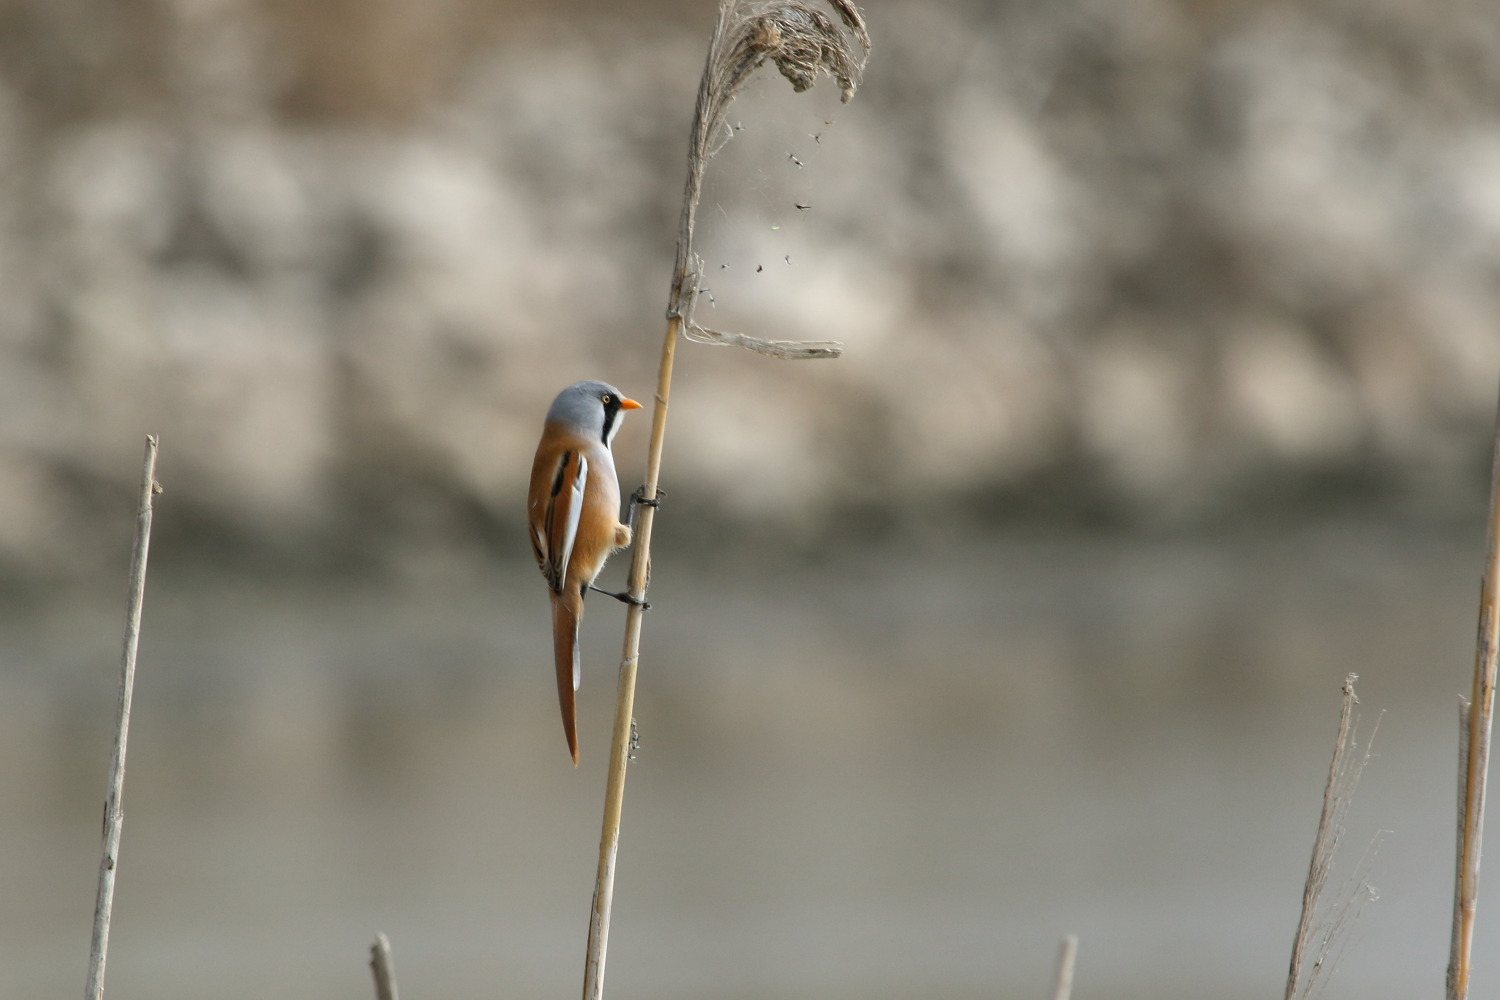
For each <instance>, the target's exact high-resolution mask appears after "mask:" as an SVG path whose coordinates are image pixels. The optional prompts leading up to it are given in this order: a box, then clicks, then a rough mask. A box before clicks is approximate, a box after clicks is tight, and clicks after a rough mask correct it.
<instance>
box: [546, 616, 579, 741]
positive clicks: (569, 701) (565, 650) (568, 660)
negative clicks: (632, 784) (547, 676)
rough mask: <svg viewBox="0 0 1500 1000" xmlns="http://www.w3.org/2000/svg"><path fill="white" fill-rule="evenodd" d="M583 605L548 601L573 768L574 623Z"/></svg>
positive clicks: (575, 723)
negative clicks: (550, 609)
mask: <svg viewBox="0 0 1500 1000" xmlns="http://www.w3.org/2000/svg"><path fill="white" fill-rule="evenodd" d="M582 612H583V601H582V600H581V599H575V601H574V602H569V601H568V599H567V598H566V597H553V599H552V653H553V656H554V658H555V660H556V665H557V703H558V705H560V706H561V707H562V720H563V734H564V735H566V736H567V738H568V752H569V753H570V754H572V755H573V766H574V767H577V766H578V716H577V709H576V707H575V705H574V697H573V696H574V692H576V691H577V690H578V680H579V675H580V673H581V671H580V665H579V660H578V622H579V619H580V618H582V617H583V615H582Z"/></svg>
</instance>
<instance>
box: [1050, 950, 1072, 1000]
mask: <svg viewBox="0 0 1500 1000" xmlns="http://www.w3.org/2000/svg"><path fill="white" fill-rule="evenodd" d="M1077 959H1078V935H1077V934H1069V935H1068V936H1067V937H1065V938H1063V942H1062V947H1060V948H1058V950H1057V976H1056V977H1055V978H1054V979H1053V980H1052V1000H1071V997H1072V996H1073V963H1074V962H1075V961H1077Z"/></svg>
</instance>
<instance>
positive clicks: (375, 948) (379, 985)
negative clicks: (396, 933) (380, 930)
mask: <svg viewBox="0 0 1500 1000" xmlns="http://www.w3.org/2000/svg"><path fill="white" fill-rule="evenodd" d="M370 974H371V975H372V976H374V977H375V1000H400V997H399V995H398V994H397V992H396V962H395V960H394V959H392V958H391V939H390V938H388V937H386V936H385V935H384V934H376V935H375V943H374V944H372V945H370Z"/></svg>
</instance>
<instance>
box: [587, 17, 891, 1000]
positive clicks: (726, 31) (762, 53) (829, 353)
mask: <svg viewBox="0 0 1500 1000" xmlns="http://www.w3.org/2000/svg"><path fill="white" fill-rule="evenodd" d="M828 3H829V6H831V7H832V8H833V10H834V11H835V12H836V13H837V14H838V18H839V20H838V21H837V22H835V21H834V20H833V19H832V18H830V17H829V16H828V15H827V14H825V13H824V12H823V11H821V10H819V9H816V8H815V7H811V6H808V5H806V4H803V3H800V2H785V3H774V4H768V3H743V2H739V0H722V2H721V3H720V4H719V16H718V21H717V23H716V24H715V26H714V33H713V37H712V38H711V39H710V41H709V47H708V58H707V61H706V63H705V65H704V69H703V77H702V79H701V80H700V81H699V84H698V97H697V102H696V104H695V106H694V110H693V125H692V130H691V134H690V136H689V142H688V174H687V181H686V183H685V185H684V187H683V200H682V215H681V218H680V220H679V223H678V231H677V257H676V265H675V268H674V271H673V274H672V285H671V292H670V296H669V300H668V304H667V329H666V336H665V338H664V339H663V341H662V349H661V363H660V365H659V367H658V369H657V378H656V403H655V406H654V408H653V410H652V415H651V438H650V442H649V444H648V446H647V452H646V482H645V485H644V486H643V487H642V492H641V496H642V498H643V499H644V500H645V505H643V507H642V509H641V511H640V517H639V519H638V521H637V523H636V533H635V541H634V546H633V548H632V551H631V562H630V573H629V577H628V588H629V592H630V594H631V596H632V597H634V598H636V600H637V601H638V602H643V601H644V600H645V597H646V589H647V587H648V586H649V585H650V582H651V534H652V529H653V527H654V526H655V523H656V510H657V508H656V503H657V501H658V500H659V498H660V497H661V490H660V478H661V461H662V447H663V441H664V439H665V436H666V425H667V411H668V407H669V401H670V398H671V392H672V369H673V365H674V363H675V360H676V355H677V341H678V338H679V336H682V335H684V334H685V335H686V336H687V337H688V338H689V339H691V340H695V341H699V342H703V343H714V344H721V345H733V346H737V347H743V348H745V349H747V350H751V351H755V352H756V353H760V354H765V355H768V356H771V357H777V358H784V359H789V360H795V359H807V358H829V357H837V356H838V355H839V353H840V352H841V350H842V349H841V347H840V346H839V345H838V344H835V343H831V342H826V341H825V342H815V343H798V342H791V341H768V340H761V339H759V338H756V337H751V336H748V335H745V334H726V333H722V332H718V331H713V330H708V329H705V328H704V327H702V326H700V325H699V324H697V323H696V322H695V321H694V320H693V306H694V303H695V302H696V300H697V298H698V296H697V289H698V287H699V285H700V284H701V283H702V282H701V278H702V273H703V260H702V258H701V257H699V255H698V254H697V252H696V250H695V248H694V245H693V235H694V231H695V229H696V226H697V214H698V202H699V199H700V197H701V195H702V191H703V175H704V172H705V170H706V169H707V165H708V160H709V159H710V157H711V156H712V154H713V150H714V148H715V137H716V136H722V135H723V134H724V131H725V129H726V128H727V126H726V123H725V121H724V112H725V110H726V109H727V108H728V106H729V103H730V102H731V101H732V100H733V99H734V95H735V94H736V93H737V92H738V91H739V90H740V88H741V87H743V86H744V84H745V81H746V80H748V79H749V77H750V75H751V74H752V73H754V72H755V70H756V69H758V68H759V67H760V66H761V65H763V64H764V63H765V62H766V61H767V60H770V61H771V62H773V63H774V64H775V65H776V68H777V69H778V70H779V71H780V72H781V74H782V75H783V76H784V77H786V78H787V80H788V81H790V82H791V84H792V89H793V90H795V91H798V92H801V91H803V90H806V89H807V88H808V87H811V86H812V85H813V83H814V82H815V81H816V80H817V78H818V76H819V75H820V74H826V75H828V76H831V77H833V78H834V79H835V80H837V82H838V84H839V87H840V90H841V91H842V94H843V99H844V100H845V101H848V100H849V99H850V98H851V97H853V96H854V91H855V88H856V87H857V86H858V84H859V78H860V74H861V72H862V71H863V68H864V60H865V53H866V52H867V51H868V49H869V45H870V37H869V34H868V32H867V31H866V29H865V24H864V20H863V18H861V16H860V14H859V10H858V8H856V7H855V6H854V4H853V3H852V2H850V0H828ZM851 36H852V40H851ZM644 619H645V607H644V605H643V604H641V603H637V604H634V605H631V606H630V607H629V609H628V610H627V612H626V616H625V640H624V651H623V653H622V654H621V658H620V674H619V681H618V687H617V693H616V699H615V723H614V735H613V739H612V740H611V744H610V755H609V771H608V776H607V779H606V785H605V792H604V818H603V824H602V827H603V828H602V830H601V832H600V836H599V866H598V871H597V874H596V876H595V881H594V900H593V906H592V908H591V909H590V913H589V937H588V949H587V952H586V954H585V958H584V975H583V997H584V1000H599V998H601V997H602V996H603V995H604V960H605V954H606V951H607V949H608V945H609V919H610V913H611V911H612V909H613V905H614V885H615V861H616V858H617V856H618V853H619V845H620V816H621V812H622V809H623V805H624V799H625V771H626V767H627V766H628V764H629V762H630V741H631V728H632V727H631V723H632V721H633V719H634V715H635V682H636V672H637V668H638V666H639V662H640V641H641V627H642V624H643V622H644Z"/></svg>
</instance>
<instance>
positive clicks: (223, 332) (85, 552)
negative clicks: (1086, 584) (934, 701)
mask: <svg viewBox="0 0 1500 1000" xmlns="http://www.w3.org/2000/svg"><path fill="white" fill-rule="evenodd" d="M865 12H866V15H867V17H868V19H869V22H870V25H871V31H872V34H873V35H874V39H875V50H874V53H873V55H872V59H871V62H870V65H869V69H868V72H867V75H866V79H865V84H864V86H863V88H862V89H861V91H860V93H859V95H858V96H857V98H856V99H855V100H854V102H853V103H852V104H850V105H848V106H841V105H839V104H838V102H837V92H836V88H834V87H832V86H829V85H827V84H826V83H825V84H823V85H820V87H819V88H817V90H815V91H814V92H813V93H812V94H810V95H805V96H803V97H797V98H792V97H790V95H789V94H786V93H784V92H786V91H787V88H786V87H785V85H784V83H783V82H782V81H780V80H779V79H773V80H768V81H767V82H766V84H765V86H764V87H762V88H760V89H757V90H753V91H752V92H750V93H748V94H747V95H745V96H744V97H742V98H741V99H740V100H739V102H737V104H736V107H735V109H733V110H732V111H731V116H732V117H734V118H736V131H735V134H734V136H733V141H732V142H729V143H727V144H726V147H725V149H724V151H723V153H722V154H721V159H722V161H723V162H722V164H721V165H716V166H715V167H714V168H713V170H714V171H715V172H716V173H715V178H716V179H711V185H712V186H711V189H710V191H709V194H708V197H709V200H708V201H707V202H706V203H705V207H704V210H703V215H704V218H705V223H704V224H705V226H706V227H707V228H708V230H709V231H708V234H707V236H708V239H709V243H710V245H711V246H712V248H713V249H712V251H711V253H712V254H713V256H712V258H711V259H708V260H707V267H708V273H709V275H710V276H711V278H713V279H714V280H713V281H712V282H710V284H712V285H713V287H712V288H705V289H704V290H703V291H702V293H701V294H702V295H703V296H705V297H706V298H707V299H708V300H709V304H710V308H711V309H713V310H714V311H715V312H714V317H715V319H718V318H719V317H723V321H724V323H725V325H731V326H732V325H737V327H738V328H743V329H747V330H750V331H751V332H755V333H757V334H759V335H761V336H773V337H782V338H803V339H821V338H832V339H837V340H841V341H843V342H844V343H845V345H846V350H847V353H846V356H845V357H844V358H843V359H841V360H839V361H836V362H809V363H797V364H790V363H784V362H773V361H769V360H765V359H760V358H754V357H749V356H737V355H735V354H732V353H729V352H726V351H724V350H722V349H714V348H708V347H698V346H696V345H689V346H688V348H687V349H685V350H684V352H683V355H682V363H681V364H680V368H679V378H680V381H679V384H678V386H677V390H676V394H675V395H674V400H673V404H674V405H673V423H672V425H671V426H670V428H669V441H668V449H667V469H666V472H665V474H664V478H665V481H666V482H668V483H669V484H670V485H671V486H672V487H673V491H674V500H675V501H676V503H677V504H679V505H681V507H682V509H684V510H685V512H687V513H691V514H692V516H691V517H687V516H684V515H678V516H677V517H674V521H673V523H674V526H676V525H683V529H682V530H684V531H686V532H687V533H689V534H691V533H692V532H693V531H695V530H696V531H702V530H705V529H704V528H702V527H699V528H692V527H690V526H688V525H691V524H699V525H708V526H711V527H713V528H714V530H718V529H719V528H721V527H724V526H729V527H732V528H736V529H743V530H744V531H746V532H748V533H749V534H750V535H751V536H753V537H766V536H769V535H771V534H777V535H787V536H788V537H790V538H791V540H793V541H794V542H795V541H797V540H799V539H806V538H810V537H813V536H815V535H817V534H818V533H819V532H822V531H823V530H824V529H825V528H827V526H828V525H830V524H832V523H834V522H835V521H836V520H841V521H842V523H846V524H850V523H852V524H854V525H856V526H868V525H871V524H883V525H895V526H901V525H908V524H918V523H922V522H933V521H937V522H945V523H966V521H967V520H968V519H974V520H984V519H994V518H996V517H1008V516H1025V517H1057V518H1062V519H1064V520H1068V519H1080V520H1089V521H1096V520H1099V519H1101V518H1102V519H1109V520H1117V521H1123V522H1126V523H1151V524H1163V523H1165V524H1182V523H1200V522H1202V521H1204V520H1205V519H1208V520H1212V519H1216V518H1220V517H1224V516H1235V515H1237V514H1240V513H1244V512H1247V511H1262V510H1265V509H1268V508H1271V509H1286V510H1289V511H1294V512H1296V511H1303V510H1316V509H1322V508H1325V507H1327V506H1328V505H1330V504H1333V505H1343V504H1350V505H1354V506H1358V507H1361V508H1369V507H1372V506H1373V507H1378V508H1380V509H1383V510H1389V511H1394V512H1397V513H1399V514H1401V515H1403V516H1408V515H1409V516H1413V517H1419V518H1424V519H1432V518H1437V519H1441V518H1445V517H1450V516H1452V515H1453V514H1455V513H1468V512H1470V511H1471V510H1472V509H1473V508H1474V506H1475V505H1476V504H1477V503H1478V502H1479V501H1480V500H1481V499H1482V496H1483V492H1484V483H1485V471H1486V468H1487V461H1488V453H1489V440H1490V433H1491V428H1492V426H1493V414H1494V410H1495V393H1496V383H1497V378H1496V376H1497V372H1500V281H1497V279H1500V106H1497V104H1496V102H1495V100H1494V95H1495V94H1496V93H1500V5H1497V4H1495V3H1493V2H1491V0H1441V2H1439V3H1438V4H1437V5H1436V6H1434V5H1433V4H1431V3H1419V2H1416V0H1375V2H1368V0H1360V2H1355V0H1321V2H1311V0H1307V2H1300V3H1299V2H1288V3H1278V4H1253V3H1243V2H1237V0H1197V2H1191V3H1189V2H1184V0H1129V2H1123V3H1122V2H1117V0H1063V2H1059V3H1052V4H1044V5H1037V4H1031V3H1023V2H992V3H991V2H980V0H970V2H960V0H941V2H933V0H920V2H915V0H914V2H901V0H891V2H871V3H869V4H867V5H866V7H865ZM712 18H713V9H712V5H711V4H709V3H707V2H701V3H686V2H667V0H659V2H655V3H646V4H633V5H615V4H606V3H602V2H597V0H594V2H588V0H578V2H571V3H554V4H540V3H534V2H525V0H516V2H505V0H497V2H491V3H480V2H478V0H432V2H428V3H422V4H412V3H403V2H399V0H382V2H376V3H361V2H355V0H311V2H292V0H120V2H110V3H104V2H101V0H3V2H0V185H3V195H0V463H3V468H4V470H5V474H4V484H5V488H4V489H3V490H0V571H3V574H4V575H5V577H6V578H8V579H11V580H13V581H20V582H26V581H34V580H39V579H47V578H58V577H63V578H65V577H68V576H71V575H74V574H77V573H80V572H88V571H90V570H92V569H93V568H97V567H98V566H102V565H109V566H116V565H123V559H122V557H121V555H120V552H121V550H122V546H123V544H124V542H123V539H124V538H125V537H126V536H127V535H128V528H126V527H124V525H126V524H127V523H128V519H129V517H130V504H131V499H130V498H131V496H132V493H133V489H134V485H133V484H134V480H135V478H136V476H137V474H138V468H139V466H138V458H139V454H140V442H141V438H142V436H143V435H144V434H146V433H148V432H159V433H160V434H161V435H162V441H163V444H162V459H161V472H160V475H161V479H162V480H163V482H164V483H165V484H166V486H167V490H168V492H167V494H166V495H165V499H164V503H168V504H170V509H171V511H172V515H173V516H172V517H171V518H165V517H164V518H162V519H161V521H160V526H159V530H160V531H162V532H165V533H166V538H167V540H168V543H169V544H179V545H183V546H191V547H192V548H193V549H194V551H198V552H200V553H202V554H203V556H204V557H205V558H212V557H214V555H215V554H216V553H218V554H223V553H229V552H241V553H242V552H268V553H271V554H272V555H273V556H274V557H275V558H276V559H283V560H305V561H308V562H310V563H312V564H324V563H329V562H333V563H337V562H339V561H341V560H346V559H352V558H358V559H364V558H373V559H376V560H379V559H383V558H385V557H387V556H390V555H392V554H399V553H400V552H401V551H402V550H403V549H407V548H410V547H412V546H413V545H415V546H416V547H418V548H421V547H423V546H428V545H431V544H433V543H434V542H440V543H442V544H445V545H450V546H452V547H455V548H469V549H473V550H477V551H480V552H487V553H497V552H504V553H508V554H513V555H514V556H515V557H516V558H525V556H524V552H525V546H524V545H521V544H515V545H512V544H511V539H510V538H509V535H510V534H511V533H512V532H513V531H514V529H515V528H516V526H517V525H518V524H519V521H520V511H521V501H520V493H521V490H522V489H523V482H524V477H525V476H526V474H527V472H528V469H529V462H530V453H531V448H532V446H533V443H534V440H535V435H536V432H537V430H538V425H539V420H540V415H541V413H542V412H543V410H544V408H545V406H546V404H547V402H548V400H549V399H550V397H551V396H552V395H553V394H554V393H555V392H556V391H557V389H558V388H560V387H561V386H562V385H565V384H567V383H568V382H570V381H573V380H574V379H577V378H582V377H604V378H608V379H610V380H611V381H614V382H616V383H617V384H619V385H620V386H621V387H622V388H624V389H625V390H626V391H627V392H629V393H631V394H633V395H637V396H639V397H641V398H648V397H649V395H650V392H651V386H652V384H653V379H654V368H655V358H656V352H657V349H658V344H659V338H660V335H661V328H662V320H661V312H662V308H663V305H664V303H665V298H666V290H667V283H668V279H669V270H670V266H671V257H672V249H673V248H672V239H673V231H674V227H675V223H676V216H677V211H678V198H679V194H680V190H681V178H682V174H683V158H684V147H685V142H686V127H687V123H688V119H689V116H690V114H691V103H692V97H693V93H694V91H695V88H696V85H697V78H698V73H699V69H700V66H701V60H702V53H703V51H704V47H705V44H706V40H707V36H708V32H709V30H710V27H711V23H712ZM635 423H636V426H635V427H634V428H633V429H631V430H630V431H629V433H627V434H626V435H623V436H622V437H621V439H620V441H619V442H618V444H617V453H618V454H619V455H620V466H621V474H622V477H623V478H625V479H626V480H627V481H629V480H631V479H632V478H638V477H639V474H640V473H639V468H640V463H641V455H642V453H643V452H644V443H643V442H644V437H643V435H642V434H641V430H642V426H641V425H643V424H644V423H645V421H644V420H637V421H636V422H635ZM627 485H628V482H627ZM851 514H852V515H857V516H855V517H853V518H852V520H851V519H850V515H851ZM512 550H513V551H512Z"/></svg>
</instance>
